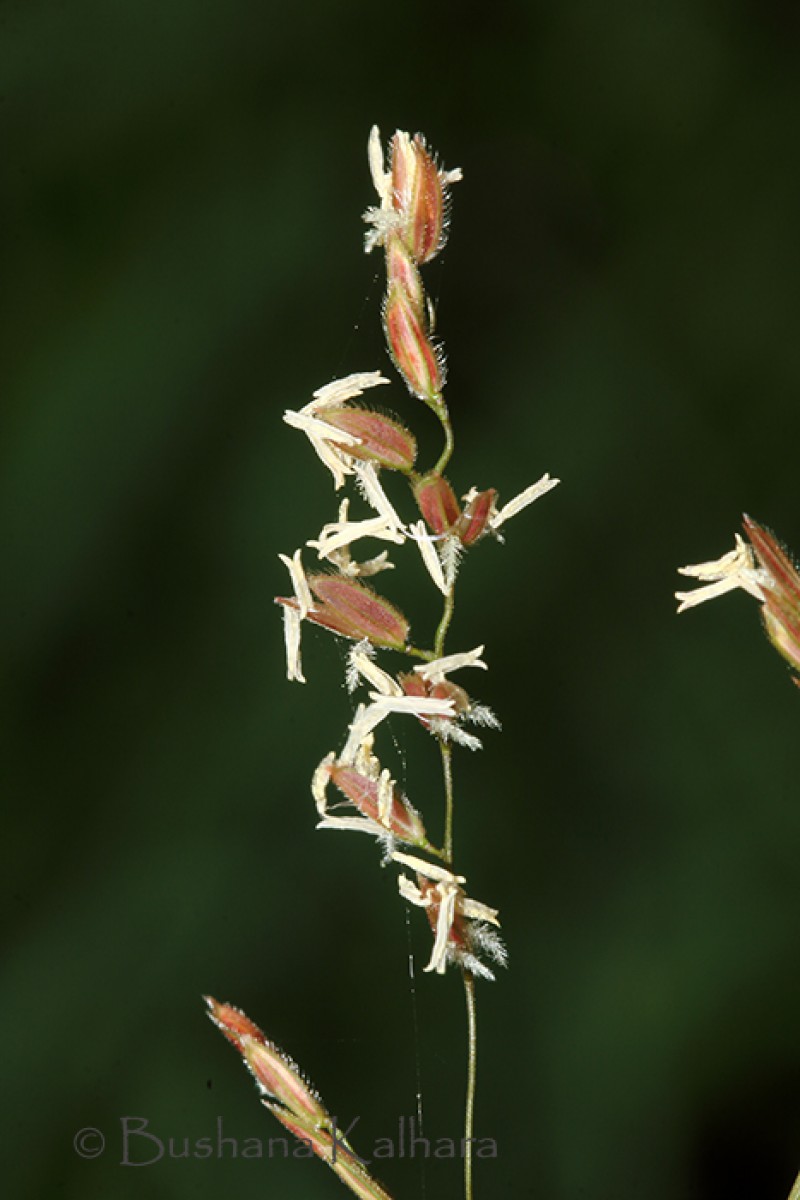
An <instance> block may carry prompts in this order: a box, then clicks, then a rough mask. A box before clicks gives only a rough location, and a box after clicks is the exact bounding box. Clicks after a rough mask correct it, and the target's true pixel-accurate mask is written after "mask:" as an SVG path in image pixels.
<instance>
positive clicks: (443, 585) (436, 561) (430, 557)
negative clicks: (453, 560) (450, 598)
mask: <svg viewBox="0 0 800 1200" xmlns="http://www.w3.org/2000/svg"><path fill="white" fill-rule="evenodd" d="M410 532H411V535H412V537H413V539H414V541H415V542H416V543H417V545H418V546H419V552H420V555H421V556H422V561H423V563H424V564H425V567H426V569H427V571H428V574H429V575H430V577H431V579H432V580H433V582H434V583H435V584H436V586H437V588H438V589H439V591H440V592H442V593H443V595H445V596H446V595H447V593H448V591H449V588H448V586H447V581H446V580H445V577H444V571H443V570H442V563H441V559H440V558H439V555H438V554H437V553H436V547H435V546H434V544H433V541H432V539H431V536H430V534H429V533H428V531H427V529H426V528H425V522H424V521H416V522H415V523H414V524H413V525H411V526H410Z"/></svg>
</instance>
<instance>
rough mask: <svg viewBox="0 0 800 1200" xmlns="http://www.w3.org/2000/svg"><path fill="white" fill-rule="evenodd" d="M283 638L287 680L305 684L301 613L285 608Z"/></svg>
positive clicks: (284, 606)
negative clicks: (301, 647) (301, 656)
mask: <svg viewBox="0 0 800 1200" xmlns="http://www.w3.org/2000/svg"><path fill="white" fill-rule="evenodd" d="M282 607H283V637H284V641H285V643H286V678H287V679H288V680H290V681H294V682H296V683H305V681H306V680H305V676H304V675H303V668H302V664H301V661H300V630H301V626H302V621H301V620H300V614H299V612H298V611H297V610H296V609H294V608H290V607H289V606H288V605H286V604H284V605H283V606H282Z"/></svg>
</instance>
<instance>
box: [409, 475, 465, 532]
mask: <svg viewBox="0 0 800 1200" xmlns="http://www.w3.org/2000/svg"><path fill="white" fill-rule="evenodd" d="M414 499H415V500H416V502H417V507H418V508H419V511H420V512H421V513H422V515H423V517H424V518H425V520H426V522H427V523H428V525H429V527H430V528H431V529H432V530H433V532H434V533H447V532H448V531H449V530H450V529H451V528H452V526H453V525H454V524H455V522H456V521H458V519H459V517H460V516H461V509H460V507H459V504H458V500H457V499H456V495H455V492H454V491H453V489H452V488H451V486H450V484H449V483H448V482H447V480H446V479H445V477H444V476H443V475H439V474H438V473H437V472H436V471H431V472H430V473H429V474H427V475H423V476H422V478H421V479H420V480H418V482H417V483H416V484H415V485H414Z"/></svg>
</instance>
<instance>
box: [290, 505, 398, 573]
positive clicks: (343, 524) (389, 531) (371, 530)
mask: <svg viewBox="0 0 800 1200" xmlns="http://www.w3.org/2000/svg"><path fill="white" fill-rule="evenodd" d="M365 537H373V538H378V539H379V540H381V541H384V542H394V543H395V545H398V546H401V545H402V544H403V542H404V541H405V537H404V536H403V534H402V533H399V532H398V530H397V528H396V527H395V526H394V525H390V524H389V523H388V522H387V521H386V519H385V517H382V516H379V517H368V518H367V519H366V520H364V521H350V520H348V501H347V500H343V501H342V503H341V506H340V508H339V520H338V521H331V522H330V523H329V524H327V525H324V526H323V528H322V530H321V532H320V535H319V537H318V538H312V539H310V540H309V541H307V542H306V545H307V546H311V547H312V548H313V549H314V550H316V551H317V553H318V555H319V557H320V558H327V559H330V558H331V555H332V554H334V553H335V552H336V551H337V550H341V549H342V548H343V547H345V546H350V545H352V543H353V542H357V541H358V540H359V539H360V538H365Z"/></svg>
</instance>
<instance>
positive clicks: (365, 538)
mask: <svg viewBox="0 0 800 1200" xmlns="http://www.w3.org/2000/svg"><path fill="white" fill-rule="evenodd" d="M369 166H370V171H371V174H372V180H373V183H374V185H375V189H376V191H377V193H378V201H379V203H378V204H377V205H376V206H375V207H373V208H369V209H368V210H367V212H366V213H365V217H364V219H365V221H366V222H367V224H368V226H369V230H368V233H367V236H366V250H367V252H370V251H371V250H374V249H377V248H381V249H382V250H383V252H384V255H385V261H386V275H387V282H386V294H385V297H384V301H383V307H382V318H383V327H384V332H385V335H386V342H387V347H388V350H389V354H390V357H391V359H392V361H393V363H394V365H395V367H396V368H397V371H398V373H399V375H400V377H401V379H402V381H403V383H404V384H405V386H406V388H407V390H408V391H409V392H410V393H411V395H412V396H413V397H415V398H417V399H419V400H421V401H422V402H423V403H424V404H425V405H427V407H428V408H429V409H430V410H431V411H432V412H433V413H434V415H435V417H436V418H437V420H438V421H439V424H440V426H441V430H442V435H443V445H442V451H441V454H440V455H439V458H438V459H437V461H436V462H435V463H434V464H433V465H432V466H430V467H426V468H425V469H423V470H420V469H419V467H418V465H417V445H416V439H415V437H414V435H413V434H412V432H411V431H410V430H409V429H407V428H406V426H405V424H404V423H403V422H402V421H400V420H399V419H398V418H396V417H393V416H391V417H390V416H387V415H386V414H385V413H384V412H383V411H378V410H376V409H374V408H372V407H370V406H369V404H368V403H367V402H366V400H362V399H361V398H362V397H364V395H365V393H369V394H370V395H371V394H372V391H373V389H375V388H378V387H382V386H384V385H386V384H388V383H389V380H388V379H386V378H384V376H383V375H381V374H380V372H378V371H371V372H361V373H357V374H353V375H349V376H347V377H346V378H344V379H337V380H334V381H333V382H332V383H328V384H326V385H325V386H324V387H321V388H319V389H318V390H317V391H316V392H315V393H314V395H313V396H312V398H311V400H310V401H309V402H308V403H307V404H306V405H305V406H304V407H302V408H300V409H299V410H297V411H288V412H286V413H285V415H284V419H285V421H286V422H287V424H289V425H290V426H292V427H293V428H295V429H298V430H300V431H301V432H302V433H304V434H305V435H306V437H307V438H308V440H309V442H310V443H311V446H312V448H313V450H314V451H315V452H316V454H317V456H318V457H319V459H320V460H321V462H322V463H323V464H324V466H325V467H327V469H328V470H329V471H330V473H331V476H332V479H333V485H334V489H335V490H336V491H337V492H338V491H340V490H341V489H342V488H344V487H346V486H347V485H352V493H353V494H352V495H351V496H348V497H347V498H345V499H343V500H341V502H340V503H339V505H338V509H337V512H336V515H335V517H334V518H333V519H332V520H330V521H328V522H327V523H326V524H325V525H323V526H322V528H321V530H320V532H319V533H318V534H317V536H316V537H312V538H309V539H308V541H307V542H306V557H307V558H309V557H311V556H312V555H313V556H315V557H316V564H315V566H313V567H309V568H308V569H306V566H305V564H304V562H303V551H302V549H297V550H295V551H294V553H293V554H292V555H286V554H281V555H280V556H279V557H280V559H281V561H282V562H283V564H284V565H285V567H286V568H287V571H288V574H289V582H290V590H291V594H289V595H286V596H280V597H278V599H277V603H278V604H279V605H281V607H282V611H283V619H284V632H285V640H286V674H287V677H288V679H289V680H293V681H296V682H300V683H304V682H305V677H304V675H303V667H302V660H301V633H302V627H303V624H304V623H305V622H311V623H313V624H315V625H319V626H321V627H323V628H325V629H327V630H329V631H330V632H332V633H334V634H336V635H338V636H339V637H344V638H346V639H349V640H350V641H351V642H352V643H353V645H352V648H351V650H350V653H349V655H348V665H347V672H346V683H347V687H348V689H349V690H350V691H351V692H352V693H354V694H355V695H356V700H357V706H356V709H355V713H354V716H353V719H352V721H351V723H350V726H349V729H348V731H347V733H346V735H344V738H343V744H342V746H341V747H340V748H339V749H334V750H331V751H329V752H328V753H326V754H325V756H324V757H323V759H322V761H321V762H320V763H319V765H318V767H317V768H316V770H315V772H314V775H313V779H312V785H311V791H312V796H313V800H314V804H315V806H316V811H317V816H318V818H319V819H318V825H317V827H318V828H319V829H326V830H330V829H333V830H339V831H342V832H359V833H368V834H371V835H372V836H373V837H375V838H376V840H377V842H378V844H379V847H380V850H381V854H382V858H383V862H384V863H385V864H387V865H389V864H391V865H396V866H398V867H400V868H404V870H402V871H401V872H400V873H399V875H398V891H399V896H400V897H401V898H402V899H403V900H404V901H405V902H406V903H407V904H409V905H411V906H413V907H416V908H421V909H423V910H424V913H425V916H426V917H427V920H428V923H429V925H430V929H431V937H432V946H431V953H430V958H429V961H428V963H427V966H426V967H425V970H426V971H428V972H430V973H431V974H433V975H443V974H444V973H445V972H446V971H447V969H448V967H455V968H456V969H457V970H458V971H460V973H461V976H462V978H463V983H464V990H465V998H466V1005H467V1046H468V1053H467V1086H466V1102H465V1120H464V1138H465V1140H464V1143H463V1147H464V1150H463V1154H464V1196H465V1200H472V1196H473V1185H472V1138H473V1112H474V1105H475V1079H476V1056H477V1026H476V996H475V981H476V979H485V980H493V979H494V971H493V968H494V967H496V966H498V965H499V966H505V964H506V951H505V947H504V945H503V942H502V940H501V937H500V934H499V932H498V930H499V925H500V922H499V919H498V914H497V910H496V909H494V908H491V907H489V906H488V905H486V904H484V903H482V902H480V901H478V900H474V899H472V898H471V897H470V896H469V895H468V894H467V891H466V888H465V884H466V878H465V876H464V875H462V874H460V873H458V872H457V871H456V869H455V863H454V828H455V783H454V752H455V751H457V750H458V749H468V750H471V751H474V750H477V749H479V748H480V747H481V742H480V739H479V738H478V737H477V735H476V733H475V728H476V727H483V728H488V729H497V728H499V722H498V721H497V718H496V717H495V716H494V714H493V713H492V712H491V711H490V709H488V708H487V707H486V706H485V705H483V704H481V703H480V702H478V701H477V700H476V699H475V698H474V697H473V695H472V694H471V693H470V692H468V691H467V690H466V689H465V688H464V686H462V684H461V682H459V683H456V682H454V681H453V679H452V678H451V676H453V675H454V674H456V673H458V674H459V679H461V678H463V676H462V674H461V673H462V672H467V673H468V676H467V677H468V678H476V677H477V673H478V672H480V671H485V670H486V669H487V665H486V662H485V661H484V657H483V654H484V646H483V645H480V646H476V647H474V648H471V649H466V650H456V651H455V652H454V651H450V650H448V649H447V644H446V643H447V638H448V633H449V630H450V624H451V621H452V618H453V613H454V608H455V594H456V576H457V571H458V568H459V566H460V564H461V562H462V560H463V558H464V556H465V554H466V553H467V551H469V550H471V549H472V547H473V546H475V545H477V544H478V543H479V542H485V541H488V540H491V539H492V538H493V539H495V540H499V541H502V537H501V535H500V532H499V531H500V529H501V527H502V526H503V525H504V524H505V523H506V521H508V520H509V519H510V518H511V517H513V516H515V515H516V514H517V513H519V512H520V511H521V510H522V509H523V508H525V507H526V506H527V505H529V504H531V503H533V502H534V501H535V500H538V499H539V498H540V497H541V496H543V495H545V494H546V493H547V492H548V491H550V490H551V488H553V487H555V486H556V484H557V483H558V480H557V479H551V478H550V476H549V475H543V476H542V478H541V479H539V480H538V481H537V482H536V483H534V484H532V485H531V486H530V487H528V488H526V489H525V490H524V491H523V492H521V493H520V494H519V495H518V496H516V497H515V498H514V499H512V500H511V501H509V502H508V503H507V504H505V505H503V506H502V507H499V506H498V501H497V492H496V491H495V489H494V488H485V489H483V490H478V489H477V488H475V487H472V488H470V489H469V491H468V492H467V493H466V494H465V495H464V496H463V497H462V498H461V500H459V499H458V498H457V496H456V493H455V492H454V490H453V488H452V486H451V484H450V483H449V482H448V480H447V479H446V478H445V475H444V471H445V469H446V468H447V467H448V465H449V464H450V462H451V459H452V456H453V451H454V447H455V439H454V433H453V426H452V423H451V419H450V413H449V410H448V406H447V403H446V401H445V398H444V385H445V358H444V352H443V349H442V346H441V344H440V343H439V342H437V341H434V338H433V324H434V311H433V304H432V302H431V300H430V299H429V297H428V296H427V295H426V293H425V289H424V285H423V282H422V276H421V271H420V269H421V268H422V267H423V266H424V265H425V264H426V263H428V262H430V261H431V259H433V258H434V257H435V256H436V255H437V254H438V253H439V252H440V250H441V249H442V248H443V246H444V244H445V242H446V240H447V232H448V218H449V211H450V198H449V188H450V185H451V184H453V183H455V182H456V181H458V180H460V179H461V172H460V171H459V170H455V171H446V170H444V169H443V168H441V167H440V166H439V165H438V163H437V161H436V159H435V157H434V156H433V155H432V154H431V152H430V151H429V150H428V148H427V145H426V143H425V140H424V139H423V138H422V137H421V136H420V135H419V134H416V135H415V136H414V137H411V136H409V134H407V133H403V132H400V131H398V132H397V133H396V134H395V135H394V137H393V138H392V139H391V142H390V144H389V151H388V161H387V160H386V159H385V157H384V151H383V147H382V145H381V141H380V136H379V133H378V130H377V128H374V129H373V130H372V133H371V135H370V139H369ZM381 472H393V473H395V474H396V475H399V476H404V477H405V479H406V481H407V484H408V489H409V500H410V502H411V504H412V505H413V506H414V512H413V514H412V516H411V518H410V519H408V518H404V517H402V516H401V515H400V514H399V513H398V511H397V509H396V508H395V507H394V504H393V503H392V501H391V500H390V499H389V496H388V495H387V493H386V491H385V490H384V487H383V484H382V482H381ZM351 504H352V505H353V507H354V508H360V510H361V511H357V512H354V513H351ZM362 542H367V543H370V546H369V549H368V551H367V552H366V553H365V554H362V552H361V549H360V543H362ZM375 543H379V545H378V546H376V545H375ZM409 543H410V544H411V547H412V548H413V550H414V553H413V556H412V558H413V560H417V555H418V556H419V560H421V563H422V566H423V567H424V569H425V571H426V572H427V575H428V576H429V578H430V582H431V584H432V589H433V590H432V600H433V601H434V605H433V609H434V611H433V614H432V618H431V621H430V628H429V630H428V633H427V635H426V637H425V638H423V639H422V640H421V641H418V640H417V639H416V637H415V638H414V639H413V640H412V636H411V629H410V625H409V622H408V620H407V619H406V617H405V616H404V614H403V613H402V612H401V611H400V609H399V608H398V607H397V606H396V605H395V604H393V603H392V602H391V601H390V600H389V599H386V598H385V597H384V596H383V594H382V591H378V590H376V588H375V587H374V585H373V582H372V580H373V577H374V576H376V575H379V574H381V573H383V572H384V571H387V570H390V569H392V568H393V567H394V565H395V564H394V563H393V562H392V561H390V558H389V555H390V554H395V552H396V551H401V550H404V549H405V547H406V546H407V545H408V544H409ZM309 552H310V554H309ZM367 580H369V581H370V582H366V581H367ZM381 652H382V653H383V655H384V658H383V659H381V661H379V653H381ZM389 653H390V654H391V655H393V656H394V658H389V657H388V654H389ZM397 655H400V656H401V657H402V658H404V659H405V660H406V662H405V664H404V666H403V667H401V669H398V668H397V665H396V656H397ZM390 716H406V717H409V718H413V723H414V724H416V725H417V726H418V727H419V728H421V729H422V730H423V731H424V733H425V734H426V735H427V736H431V737H433V738H434V739H435V740H436V742H437V744H438V747H439V752H440V757H441V763H442V779H443V785H442V791H443V802H442V811H441V813H439V814H431V813H421V812H420V811H418V809H417V808H416V807H415V806H414V804H413V802H412V800H411V799H409V798H408V797H406V796H404V795H403V793H402V791H401V790H400V788H399V787H398V784H397V783H396V781H395V780H394V779H393V778H392V777H391V773H390V771H389V770H388V768H386V767H384V766H383V765H382V763H381V761H380V758H379V757H378V754H377V753H376V739H377V738H378V737H380V734H381V731H380V726H381V725H382V723H383V722H384V721H385V720H386V719H387V718H388V717H390ZM431 819H433V823H434V824H436V825H438V826H439V828H440V829H441V831H442V833H441V840H440V841H439V840H437V839H436V838H434V837H432V835H431V834H430V833H429V832H428V829H427V826H426V822H429V821H431ZM209 1004H210V1006H211V1014H212V1016H213V1018H214V1020H215V1021H216V1023H217V1024H218V1025H219V1027H220V1028H221V1029H222V1031H223V1032H224V1033H225V1034H226V1036H227V1037H228V1038H229V1040H231V1041H232V1042H233V1044H234V1045H236V1047H237V1049H239V1051H240V1052H241V1053H242V1054H243V1056H244V1058H245V1060H246V1061H247V1064H248V1066H249V1067H250V1069H251V1070H252V1071H253V1073H254V1074H255V1075H256V1079H257V1081H258V1083H259V1086H260V1087H261V1089H262V1091H263V1092H264V1093H265V1096H266V1097H267V1098H266V1099H265V1103H266V1104H267V1107H269V1108H270V1109H271V1111H272V1112H273V1113H274V1115H275V1116H276V1117H277V1118H278V1120H280V1121H282V1122H283V1124H284V1125H286V1126H287V1127H288V1128H293V1129H294V1131H295V1132H297V1133H298V1136H300V1137H301V1138H306V1139H307V1140H308V1141H309V1144H310V1146H311V1149H312V1150H313V1152H314V1153H316V1154H317V1155H318V1156H319V1157H321V1158H323V1159H324V1160H325V1161H327V1162H328V1163H329V1165H331V1166H333V1167H334V1169H336V1165H335V1163H334V1162H333V1161H332V1159H331V1144H330V1139H331V1130H330V1118H329V1117H328V1114H327V1112H326V1110H325V1109H324V1107H323V1106H322V1102H321V1101H320V1100H319V1098H318V1097H317V1096H316V1095H315V1094H314V1093H313V1092H311V1090H310V1089H309V1088H308V1085H307V1084H306V1083H305V1081H304V1080H303V1079H302V1076H301V1075H300V1074H299V1072H298V1071H297V1068H296V1067H294V1064H292V1063H291V1062H289V1060H287V1059H285V1057H284V1056H283V1055H282V1054H281V1053H280V1052H279V1051H278V1050H277V1049H276V1048H275V1047H274V1046H272V1045H271V1043H268V1042H266V1039H265V1038H264V1035H263V1034H262V1033H261V1031H260V1030H258V1029H257V1027H256V1026H253V1025H252V1023H251V1022H250V1021H249V1020H248V1018H246V1017H245V1016H244V1015H243V1014H242V1013H240V1012H239V1011H238V1010H237V1009H234V1008H233V1007H232V1006H230V1005H220V1004H218V1003H217V1002H216V1001H209ZM345 1167H346V1170H345ZM337 1173H338V1174H339V1176H340V1178H341V1179H342V1181H343V1182H344V1183H346V1184H347V1185H348V1187H350V1189H351V1191H353V1192H355V1193H356V1194H357V1195H359V1196H373V1197H376V1198H379V1197H383V1196H385V1195H386V1193H385V1192H384V1191H383V1190H382V1189H381V1188H380V1187H379V1185H378V1184H376V1183H375V1182H374V1180H372V1179H371V1178H370V1177H369V1176H368V1175H367V1174H366V1172H365V1170H364V1168H363V1166H362V1165H361V1164H360V1161H359V1160H358V1159H356V1157H355V1154H354V1152H352V1159H348V1158H347V1156H345V1162H344V1166H342V1167H341V1169H339V1170H338V1171H337Z"/></svg>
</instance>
